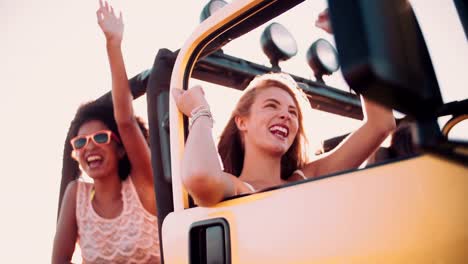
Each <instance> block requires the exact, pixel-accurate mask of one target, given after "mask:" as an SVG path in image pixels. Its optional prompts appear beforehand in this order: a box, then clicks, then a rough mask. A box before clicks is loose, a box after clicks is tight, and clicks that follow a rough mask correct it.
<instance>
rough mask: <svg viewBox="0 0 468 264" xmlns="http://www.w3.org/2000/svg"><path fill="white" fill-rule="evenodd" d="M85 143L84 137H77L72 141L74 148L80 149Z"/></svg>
mask: <svg viewBox="0 0 468 264" xmlns="http://www.w3.org/2000/svg"><path fill="white" fill-rule="evenodd" d="M85 145H86V138H78V139H77V140H75V141H74V142H73V147H74V148H75V149H80V148H82V147H84V146H85Z"/></svg>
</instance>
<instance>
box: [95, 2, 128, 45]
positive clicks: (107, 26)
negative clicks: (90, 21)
mask: <svg viewBox="0 0 468 264" xmlns="http://www.w3.org/2000/svg"><path fill="white" fill-rule="evenodd" d="M102 1H103V0H99V9H98V10H97V11H96V15H97V20H98V24H99V27H100V28H101V30H102V32H103V33H104V35H105V36H106V39H107V43H108V44H116V45H120V44H121V43H122V36H123V31H124V24H123V18H122V12H120V14H119V16H118V17H117V16H116V15H115V13H114V8H113V7H112V6H110V5H109V3H107V1H105V2H104V4H103V2H102Z"/></svg>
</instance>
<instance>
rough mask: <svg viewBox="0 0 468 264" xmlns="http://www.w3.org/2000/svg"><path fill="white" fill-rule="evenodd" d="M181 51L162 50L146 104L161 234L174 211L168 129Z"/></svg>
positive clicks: (157, 60) (152, 76)
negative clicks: (171, 91) (172, 87)
mask: <svg viewBox="0 0 468 264" xmlns="http://www.w3.org/2000/svg"><path fill="white" fill-rule="evenodd" d="M177 54H178V51H175V52H172V51H170V50H168V49H160V50H159V51H158V54H157V55H156V58H155V60H154V64H153V70H152V71H151V75H150V76H149V81H148V86H147V92H146V98H147V99H146V100H147V104H148V124H149V131H150V135H149V139H150V148H151V165H152V168H153V177H154V191H155V196H156V201H157V211H158V228H159V234H161V233H162V223H163V221H164V218H165V217H166V216H167V215H168V214H169V213H170V212H173V211H174V204H173V196H172V181H171V153H170V138H169V129H168V127H169V126H168V122H169V120H168V115H169V96H170V95H169V87H170V83H171V75H172V69H173V68H174V63H175V60H176V57H177ZM159 242H160V248H161V261H163V260H164V258H163V250H162V246H163V245H162V236H161V235H160V236H159Z"/></svg>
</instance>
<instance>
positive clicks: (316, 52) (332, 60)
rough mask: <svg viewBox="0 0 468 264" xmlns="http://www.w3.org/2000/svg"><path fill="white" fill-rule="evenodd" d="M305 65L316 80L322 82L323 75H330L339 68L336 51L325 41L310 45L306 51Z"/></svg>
mask: <svg viewBox="0 0 468 264" xmlns="http://www.w3.org/2000/svg"><path fill="white" fill-rule="evenodd" d="M307 63H308V64H309V66H310V67H311V68H312V70H313V71H314V74H315V77H316V78H317V80H318V81H322V82H323V79H322V76H323V75H330V74H332V73H334V72H336V71H337V70H338V69H339V68H340V65H339V63H338V53H337V52H336V49H335V48H334V47H333V45H332V44H331V43H330V42H328V41H326V40H325V39H318V40H317V41H315V42H314V43H312V45H311V46H310V48H309V50H308V51H307Z"/></svg>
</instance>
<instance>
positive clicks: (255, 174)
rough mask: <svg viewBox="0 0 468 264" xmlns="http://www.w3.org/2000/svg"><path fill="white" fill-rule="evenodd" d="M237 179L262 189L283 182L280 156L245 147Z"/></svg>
mask: <svg viewBox="0 0 468 264" xmlns="http://www.w3.org/2000/svg"><path fill="white" fill-rule="evenodd" d="M239 179H240V180H242V181H245V182H248V183H250V184H252V185H253V186H254V187H255V189H263V188H268V187H271V186H275V185H279V184H282V183H283V180H282V179H281V156H272V155H269V154H267V153H265V152H262V151H258V150H256V149H253V148H252V149H246V151H245V156H244V167H243V168H242V172H241V174H240V176H239Z"/></svg>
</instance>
